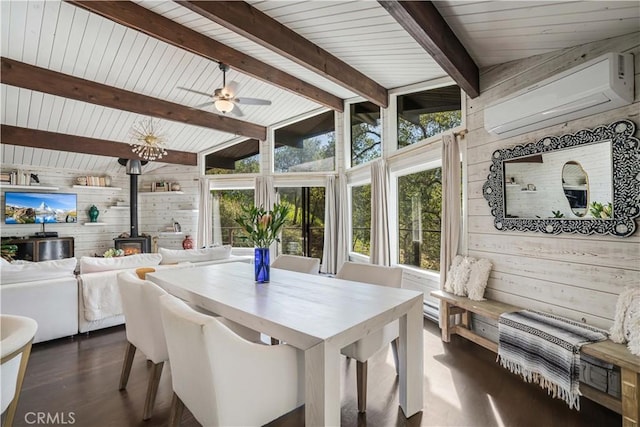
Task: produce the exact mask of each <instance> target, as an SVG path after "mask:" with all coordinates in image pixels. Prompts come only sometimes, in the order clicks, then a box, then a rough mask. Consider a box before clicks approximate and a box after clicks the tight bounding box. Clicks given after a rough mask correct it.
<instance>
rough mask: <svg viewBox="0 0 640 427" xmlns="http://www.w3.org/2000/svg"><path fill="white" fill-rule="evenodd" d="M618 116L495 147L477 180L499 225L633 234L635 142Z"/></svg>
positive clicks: (639, 204) (638, 209)
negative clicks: (485, 170) (572, 131)
mask: <svg viewBox="0 0 640 427" xmlns="http://www.w3.org/2000/svg"><path fill="white" fill-rule="evenodd" d="M634 134H635V124H634V123H633V122H631V121H630V120H626V119H623V120H618V121H615V122H613V123H611V124H610V125H603V126H599V127H597V128H595V129H583V130H581V131H578V132H576V133H575V134H566V135H561V136H549V137H545V138H542V139H540V140H538V141H536V142H531V143H529V144H525V145H516V146H514V147H513V148H507V149H501V150H496V151H495V152H494V153H493V156H492V165H491V166H490V168H489V175H488V177H487V182H486V183H485V184H484V186H483V187H482V192H483V195H484V198H485V199H487V201H488V203H489V207H490V209H491V214H492V215H493V216H494V226H495V227H496V228H497V229H499V230H520V231H539V232H543V233H552V234H556V233H561V232H569V233H581V234H594V233H595V234H612V235H616V236H623V237H624V236H630V235H631V234H633V232H634V231H635V229H636V227H637V224H636V220H635V219H636V218H637V217H638V216H640V162H638V159H639V158H640V141H639V140H638V138H636V137H635V136H634Z"/></svg>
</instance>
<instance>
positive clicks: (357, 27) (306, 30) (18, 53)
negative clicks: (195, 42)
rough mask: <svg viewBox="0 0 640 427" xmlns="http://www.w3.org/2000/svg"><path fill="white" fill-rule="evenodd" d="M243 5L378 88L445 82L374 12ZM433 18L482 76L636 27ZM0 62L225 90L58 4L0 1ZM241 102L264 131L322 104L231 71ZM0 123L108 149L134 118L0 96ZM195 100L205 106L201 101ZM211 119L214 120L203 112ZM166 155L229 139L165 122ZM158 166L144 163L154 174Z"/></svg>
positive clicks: (460, 9)
mask: <svg viewBox="0 0 640 427" xmlns="http://www.w3.org/2000/svg"><path fill="white" fill-rule="evenodd" d="M136 3H138V4H140V5H141V6H143V7H145V8H147V9H150V10H152V11H153V12H155V13H157V14H159V15H162V16H164V17H166V18H169V19H171V20H173V21H175V22H177V23H179V24H181V25H184V26H185V27H187V28H190V29H193V30H195V31H197V32H199V33H202V34H204V35H206V36H208V37H210V38H213V39H215V40H217V41H219V42H221V43H223V44H226V45H228V46H229V47H232V48H234V49H237V50H239V51H241V52H243V53H245V54H247V55H250V56H253V57H255V58H256V59H259V60H261V61H263V62H265V63H267V64H270V65H272V66H274V67H276V68H279V69H281V70H283V71H286V72H288V73H290V74H292V75H294V76H296V77H298V78H300V79H302V80H304V81H306V82H309V83H310V84H313V85H315V86H317V87H319V88H321V89H324V90H326V91H327V92H330V93H332V94H334V95H336V96H338V97H340V98H344V99H348V98H351V97H354V96H355V94H354V93H352V92H350V91H349V90H347V89H345V88H343V87H341V86H338V85H337V84H335V83H333V82H331V81H329V80H327V79H325V78H323V77H321V76H319V75H318V74H315V73H313V72H311V71H309V70H307V69H306V68H304V67H302V66H299V65H297V64H295V63H294V62H292V61H290V60H288V59H286V58H283V57H281V56H279V55H278V54H276V53H274V52H272V51H270V50H268V49H266V48H264V47H261V46H259V45H257V44H256V43H253V42H251V41H249V40H247V39H246V38H244V37H242V36H239V35H237V34H235V33H233V32H231V31H230V30H227V29H225V28H223V27H221V26H220V25H218V24H215V23H213V22H211V21H209V20H207V19H205V18H203V17H202V16H200V15H198V14H196V13H194V12H191V11H190V10H188V9H186V8H185V7H183V6H181V5H179V4H176V3H174V2H172V1H136ZM249 3H250V4H251V5H252V6H253V7H255V8H257V9H259V10H260V11H262V12H263V13H265V14H267V15H268V16H270V17H271V18H273V19H275V20H277V21H278V22H280V23H282V24H283V25H285V26H287V27H289V28H291V29H292V30H293V31H296V32H297V33H298V34H300V35H301V36H303V37H305V38H307V39H308V40H309V41H311V42H312V43H315V44H316V45H318V46H320V47H321V48H323V49H325V50H327V51H328V52H330V53H331V54H332V55H334V56H336V57H338V58H339V59H341V60H343V61H345V62H346V63H348V64H349V65H351V66H352V67H354V68H355V69H357V70H358V71H360V72H362V73H363V74H365V75H367V76H368V77H370V78H372V79H373V80H375V81H376V82H378V83H379V84H381V85H382V86H384V87H385V88H387V89H393V88H397V87H402V86H406V85H410V84H413V83H416V82H423V81H427V80H430V79H434V78H437V77H441V76H443V75H444V72H443V71H442V69H441V68H440V66H438V65H437V64H436V63H435V61H433V59H432V58H430V57H429V56H428V55H427V54H426V53H425V51H424V50H423V49H422V48H421V47H420V46H419V45H418V43H417V42H416V41H415V40H413V39H412V38H411V36H409V35H408V34H407V33H406V32H405V31H404V30H403V29H402V27H401V26H400V25H399V24H398V23H397V22H396V21H395V20H394V19H393V18H392V17H391V16H389V15H388V14H387V13H386V11H385V10H384V8H382V7H381V6H380V5H379V4H378V3H377V2H376V1H345V2H343V1H314V0H312V1H254V0H250V1H249ZM435 5H436V7H437V8H438V10H439V11H440V13H441V14H442V15H443V17H444V19H445V20H446V21H447V23H448V24H449V25H450V26H451V28H452V29H453V31H454V32H455V34H456V35H457V36H458V38H459V39H460V41H461V42H462V43H463V45H464V46H465V47H466V49H467V50H468V52H469V53H470V55H471V56H472V58H473V59H474V61H475V62H476V63H477V64H478V65H479V66H480V67H486V66H490V65H495V64H499V63H503V62H507V61H511V60H516V59H520V58H524V57H529V56H532V55H537V54H540V53H545V52H549V51H553V50H557V49H562V48H566V47H571V46H575V45H578V44H584V43H588V42H591V41H594V40H600V39H605V38H608V37H614V36H618V35H622V34H627V33H631V32H637V31H638V28H639V27H640V18H639V16H640V3H639V2H636V1H622V2H619V1H588V2H521V1H438V2H435ZM0 7H1V14H2V17H1V19H2V21H1V27H0V50H1V54H2V56H5V57H7V58H11V59H15V60H17V61H21V62H25V63H28V64H33V65H37V66H39V67H43V68H48V69H51V70H54V71H58V72H62V73H66V74H70V75H73V76H77V77H81V78H84V79H88V80H93V81H96V82H99V83H103V84H107V85H111V86H114V87H118V88H121V89H125V90H129V91H133V92H137V93H140V94H144V95H148V96H152V97H156V98H160V99H164V100H167V101H170V102H175V103H178V104H182V105H186V106H194V105H198V104H201V103H203V102H206V101H207V99H206V98H205V97H202V96H200V95H197V94H194V93H190V92H186V91H181V90H178V89H176V87H177V86H185V87H190V88H194V89H197V90H201V91H204V92H210V91H213V90H214V89H215V88H218V87H220V86H222V74H221V72H220V70H219V69H218V64H217V63H215V62H212V61H209V60H206V59H204V58H202V57H199V56H197V55H194V54H191V53H189V52H186V51H185V50H182V49H179V48H176V47H174V46H171V45H169V44H167V43H164V42H161V41H158V40H155V39H153V38H151V37H148V36H146V35H144V34H141V33H139V32H136V31H134V30H132V29H128V28H125V27H124V26H122V25H119V24H116V23H114V22H112V21H110V20H108V19H105V18H102V17H100V16H98V15H95V14H92V13H89V12H87V11H85V10H83V9H81V8H78V7H75V6H73V5H70V4H66V3H62V2H58V1H46V2H45V1H40V0H38V1H11V0H3V1H1V2H0ZM227 78H228V80H229V81H236V82H237V83H238V85H239V91H238V95H239V96H245V97H254V98H263V99H269V100H271V101H272V103H273V104H272V105H271V106H269V107H263V106H251V105H246V106H243V112H244V116H243V117H242V118H241V119H242V120H246V121H248V122H252V123H256V124H259V125H263V126H269V125H272V124H275V123H279V122H281V121H284V120H286V119H288V118H290V117H294V116H297V115H299V114H302V113H305V112H309V111H312V110H316V109H318V108H319V105H318V104H316V103H314V102H312V101H309V100H308V99H306V98H302V97H300V96H296V95H294V94H292V93H290V92H287V91H284V90H281V89H278V88H276V87H274V86H271V85H269V84H267V83H264V82H262V81H259V80H257V79H254V78H251V77H248V76H246V75H244V74H242V73H240V72H238V71H236V70H230V71H229V73H228V75H227ZM0 94H1V96H2V99H1V100H0V103H1V105H0V107H1V108H2V112H1V120H2V123H3V124H7V125H12V126H21V127H29V128H34V129H40V130H46V131H51V132H64V133H70V134H73V135H79V136H86V137H91V138H98V139H106V140H112V141H121V142H127V141H128V132H129V129H130V128H131V126H132V125H133V124H134V123H136V122H137V121H139V120H140V119H142V118H143V117H142V116H140V115H138V114H133V113H129V112H124V111H119V110H114V109H110V108H106V107H102V106H98V105H92V104H88V103H84V102H79V101H74V100H69V99H63V98H60V97H57V96H52V95H48V94H43V93H38V92H34V91H31V90H27V89H21V88H17V87H12V86H8V85H4V84H3V85H1V87H0ZM203 98H204V99H203ZM208 111H212V110H211V109H210V110H208ZM162 126H163V128H164V131H165V132H166V134H167V135H168V136H169V148H170V149H174V150H180V151H191V152H200V151H205V150H210V149H211V148H212V147H216V146H218V145H222V146H224V144H225V143H227V142H228V141H230V140H232V139H234V135H230V134H227V133H224V132H218V131H214V130H211V129H203V128H200V127H196V126H189V125H184V124H181V123H176V122H171V121H166V120H165V121H162ZM1 148H2V150H1V153H0V154H1V155H2V162H3V163H6V164H26V165H33V166H51V167H56V168H75V169H78V170H97V171H105V172H107V173H113V172H114V171H120V170H121V166H119V165H118V164H117V162H116V161H115V159H113V158H109V157H100V156H94V155H84V154H75V153H64V152H55V151H51V150H43V149H37V148H36V149H34V148H29V147H19V146H11V145H7V144H2V147H1ZM160 165H162V163H157V164H150V165H148V166H146V167H145V168H146V169H153V168H154V167H158V166H160Z"/></svg>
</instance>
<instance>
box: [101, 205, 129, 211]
mask: <svg viewBox="0 0 640 427" xmlns="http://www.w3.org/2000/svg"><path fill="white" fill-rule="evenodd" d="M107 209H122V210H125V209H131V206H107Z"/></svg>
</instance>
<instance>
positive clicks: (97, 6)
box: [66, 0, 344, 111]
mask: <svg viewBox="0 0 640 427" xmlns="http://www.w3.org/2000/svg"><path fill="white" fill-rule="evenodd" d="M66 1H67V3H71V4H73V5H76V6H78V7H81V8H83V9H86V10H88V11H90V12H93V13H96V14H98V15H101V16H103V17H105V18H107V19H110V20H112V21H114V22H117V23H118V24H121V25H124V26H125V27H129V28H131V29H134V30H136V31H140V32H142V33H144V34H146V35H148V36H150V37H153V38H156V39H158V40H162V41H164V42H166V43H169V44H171V45H173V46H176V47H178V48H180V49H184V50H186V51H188V52H191V53H193V54H196V55H198V56H202V57H203V58H206V59H210V60H212V61H217V62H223V63H225V64H227V65H229V66H230V67H231V68H234V69H236V70H238V71H240V72H242V73H244V74H247V75H249V76H251V77H253V78H256V79H258V80H261V81H264V82H267V83H269V84H272V85H274V86H277V87H279V88H281V89H284V90H287V91H289V92H291V93H294V94H296V95H298V96H302V97H304V98H307V99H309V100H311V101H314V102H317V103H318V104H321V105H323V106H325V107H328V108H331V109H333V110H336V111H344V101H343V100H342V99H341V98H340V97H338V96H335V95H333V94H331V93H329V92H327V91H324V90H322V89H320V88H318V87H316V86H313V85H312V84H310V83H307V82H305V81H303V80H301V79H299V78H297V77H294V76H292V75H290V74H287V73H285V72H284V71H281V70H278V69H277V68H274V67H272V66H270V65H268V64H265V63H264V62H261V61H258V60H257V59H255V58H252V57H250V56H248V55H246V54H244V53H242V52H240V51H238V50H235V49H232V48H230V47H228V46H226V45H224V44H222V43H220V42H218V41H216V40H213V39H211V38H209V37H207V36H205V35H204V34H200V33H198V32H197V31H194V30H191V29H189V28H186V27H184V26H182V25H180V24H178V23H176V22H174V21H172V20H170V19H168V18H165V17H163V16H160V15H158V14H157V13H154V12H152V11H150V10H148V9H145V8H144V7H142V6H138V5H137V4H135V3H132V2H129V1H77V0H66Z"/></svg>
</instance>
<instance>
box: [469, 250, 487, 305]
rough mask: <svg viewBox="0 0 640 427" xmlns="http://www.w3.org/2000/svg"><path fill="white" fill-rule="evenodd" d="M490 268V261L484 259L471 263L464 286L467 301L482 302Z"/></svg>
mask: <svg viewBox="0 0 640 427" xmlns="http://www.w3.org/2000/svg"><path fill="white" fill-rule="evenodd" d="M491 267H493V265H492V264H491V261H489V260H488V259H484V258H481V259H478V260H476V261H475V262H472V263H471V272H470V274H469V280H468V281H467V285H466V289H467V296H468V297H469V299H472V300H475V301H482V300H483V299H484V289H485V288H486V287H487V281H488V280H489V274H490V273H491Z"/></svg>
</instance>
